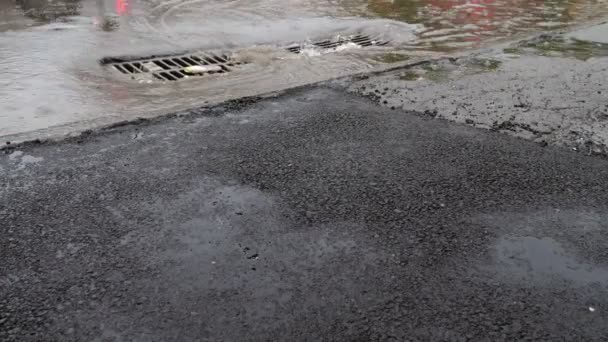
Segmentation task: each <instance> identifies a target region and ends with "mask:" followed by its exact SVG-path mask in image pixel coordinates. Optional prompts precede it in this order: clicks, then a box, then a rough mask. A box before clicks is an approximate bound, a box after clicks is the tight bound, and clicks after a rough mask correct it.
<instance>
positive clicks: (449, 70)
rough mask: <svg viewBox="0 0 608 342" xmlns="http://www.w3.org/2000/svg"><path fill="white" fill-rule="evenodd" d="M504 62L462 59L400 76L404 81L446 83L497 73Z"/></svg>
mask: <svg viewBox="0 0 608 342" xmlns="http://www.w3.org/2000/svg"><path fill="white" fill-rule="evenodd" d="M501 64H502V62H501V61H499V60H496V59H491V58H462V59H458V60H440V61H435V62H431V63H426V64H422V65H420V66H415V67H412V68H408V69H407V70H404V71H403V72H402V73H401V74H399V79H400V80H403V81H423V80H429V81H432V82H446V81H449V80H450V79H455V78H459V77H462V76H466V75H474V74H479V73H484V72H492V71H496V70H498V69H499V68H500V66H501Z"/></svg>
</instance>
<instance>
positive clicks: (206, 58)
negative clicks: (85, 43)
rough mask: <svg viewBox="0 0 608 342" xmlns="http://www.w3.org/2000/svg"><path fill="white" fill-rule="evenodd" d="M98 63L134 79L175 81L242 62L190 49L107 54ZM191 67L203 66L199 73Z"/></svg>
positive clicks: (211, 72)
mask: <svg viewBox="0 0 608 342" xmlns="http://www.w3.org/2000/svg"><path fill="white" fill-rule="evenodd" d="M100 62H101V64H102V65H104V66H108V67H110V68H112V69H114V70H117V71H119V72H120V73H121V74H124V75H128V76H130V77H131V78H133V79H137V80H153V79H156V80H161V81H178V80H181V79H184V78H189V77H201V76H206V75H212V74H223V73H227V72H230V71H232V69H233V68H234V67H235V66H238V65H241V64H244V63H242V62H237V61H234V60H232V58H231V57H230V56H229V55H227V54H215V53H209V52H190V53H184V54H181V55H162V56H151V57H146V58H142V57H134V58H131V57H127V58H118V57H106V58H103V59H102V60H101V61H100ZM190 67H204V68H201V69H199V70H198V72H196V73H193V72H188V71H187V70H188V69H189V68H190Z"/></svg>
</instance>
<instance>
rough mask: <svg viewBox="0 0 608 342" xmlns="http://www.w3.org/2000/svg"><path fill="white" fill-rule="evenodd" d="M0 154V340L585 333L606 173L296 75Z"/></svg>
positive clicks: (599, 317) (598, 334)
mask: <svg viewBox="0 0 608 342" xmlns="http://www.w3.org/2000/svg"><path fill="white" fill-rule="evenodd" d="M5 152H7V153H8V154H2V155H0V171H1V172H0V184H3V186H2V187H0V222H2V225H0V244H1V245H0V247H1V248H0V258H1V259H2V260H3V262H2V264H1V265H0V322H1V323H2V325H1V328H0V339H2V340H3V341H39V340H41V339H44V340H47V341H82V340H87V341H89V340H91V341H94V340H102V341H121V340H122V341H124V340H128V341H167V340H179V341H201V340H210V341H235V340H249V341H267V340H298V341H299V340H315V341H321V340H327V341H333V340H365V341H377V340H380V341H404V340H427V341H428V340H432V341H466V340H472V341H483V340H488V341H514V340H533V341H560V340H563V341H603V340H605V339H606V337H607V336H608V315H607V314H606V313H607V312H608V311H607V310H608V293H607V291H608V283H606V281H607V280H608V278H607V277H606V274H608V273H607V272H608V256H607V254H606V248H605V246H606V243H608V241H606V234H605V232H606V229H607V228H608V227H607V226H606V224H607V222H608V220H607V218H608V207H607V206H606V203H608V192H607V187H606V184H607V181H608V164H607V161H606V160H605V159H601V158H592V157H586V156H583V155H581V154H577V153H574V152H570V151H567V150H565V149H559V148H555V147H544V148H543V147H541V146H538V145H536V144H533V143H531V142H527V141H525V140H521V139H515V138H512V137H509V136H505V135H500V134H496V133H494V132H489V131H485V130H479V129H474V128H471V127H467V126H464V125H456V124H453V123H449V122H447V121H441V120H433V119H430V118H429V117H428V116H425V115H424V114H423V113H415V112H405V111H400V110H390V109H387V108H382V107H380V106H377V105H376V104H374V103H373V102H370V101H368V100H367V99H363V98H361V97H356V96H354V95H349V94H345V93H344V92H342V91H338V90H335V89H330V88H322V87H321V88H319V87H308V88H305V89H300V90H298V91H290V92H288V93H285V94H283V95H279V96H276V97H270V98H266V99H264V100H261V99H257V100H256V99H249V100H247V101H245V100H243V101H237V102H231V103H228V104H225V105H223V106H220V107H216V108H211V109H208V110H203V111H196V112H190V113H182V116H180V117H174V118H170V119H164V120H160V121H156V122H149V123H145V122H144V123H139V124H137V125H132V126H123V127H118V128H115V129H111V130H105V131H100V132H96V133H92V134H90V135H85V136H82V137H77V138H72V139H69V140H67V141H64V142H58V143H47V144H41V145H36V144H30V145H25V146H19V147H17V148H16V149H10V150H5Z"/></svg>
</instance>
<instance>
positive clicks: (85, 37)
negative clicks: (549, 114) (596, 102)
mask: <svg viewBox="0 0 608 342" xmlns="http://www.w3.org/2000/svg"><path fill="white" fill-rule="evenodd" d="M607 8H608V6H606V3H605V2H604V0H595V1H590V0H586V1H581V0H570V1H564V0H547V1H542V0H531V1H524V0H468V1H467V0H417V1H416V0H215V1H214V0H5V1H0V68H1V69H0V70H2V74H3V77H2V79H1V80H0V136H4V137H7V139H8V138H9V136H10V135H14V134H19V133H24V132H30V131H38V132H37V133H36V134H37V135H38V136H40V135H43V132H41V131H39V130H44V129H46V128H49V127H53V128H57V127H64V128H65V129H64V131H69V130H70V129H72V128H76V127H78V128H80V127H86V126H87V125H95V124H101V123H104V122H113V121H116V120H124V119H128V118H133V117H136V116H148V115H155V114H160V113H165V112H167V111H171V110H177V109H181V108H188V107H192V106H196V105H201V104H204V103H208V102H214V101H220V100H222V99H226V98H229V97H235V96H243V95H252V94H254V93H256V92H260V91H265V90H266V91H271V90H277V89H281V88H284V87H288V86H293V85H299V84H305V83H308V82H313V81H318V80H323V79H327V78H328V77H332V76H340V75H346V74H349V73H353V72H358V71H362V70H365V69H366V68H370V67H373V66H374V62H373V61H372V60H371V59H368V58H366V57H369V56H366V55H365V53H363V52H361V51H358V50H357V49H346V50H345V51H341V52H338V53H333V54H327V55H323V56H317V57H314V55H317V54H308V55H307V54H298V55H295V54H290V53H288V52H286V51H285V50H284V49H281V48H280V47H283V46H286V45H288V44H292V43H306V42H307V41H309V40H314V39H317V38H327V37H333V36H336V35H339V34H348V33H353V32H358V33H364V34H367V35H370V36H373V37H380V38H382V39H383V40H386V41H390V42H391V45H390V46H389V47H383V48H374V49H371V50H370V51H371V52H369V53H380V52H381V53H382V54H386V53H387V52H390V51H393V52H394V51H399V52H401V53H408V54H417V55H420V54H433V53H437V52H446V51H454V50H458V49H464V48H470V47H475V46H478V45H479V44H481V43H483V42H486V41H488V40H492V39H498V38H505V37H509V36H512V35H513V34H517V33H521V32H532V31H536V30H546V29H554V28H560V27H564V26H566V25H571V24H574V23H577V22H581V21H584V20H588V19H590V18H595V17H601V16H603V15H605V14H606V12H608V9H607ZM195 48H196V49H211V50H222V51H237V55H238V57H239V58H241V59H243V60H245V61H246V62H249V63H248V65H249V66H248V67H246V68H244V69H243V70H241V71H239V72H235V73H230V74H226V75H223V76H217V77H211V76H209V77H208V78H206V81H204V82H202V81H199V82H190V81H188V82H174V83H171V84H169V83H154V84H147V83H146V84H142V83H137V82H132V81H130V80H125V79H121V78H117V77H116V75H115V74H114V73H112V72H111V71H110V70H108V69H107V68H102V67H101V66H100V65H99V60H100V59H101V58H103V57H106V56H123V55H140V56H146V55H151V54H159V53H171V52H181V51H185V50H189V49H195ZM387 49H388V50H389V51H387ZM303 51H304V52H306V49H303ZM366 53H368V52H366ZM330 55H331V56H330ZM383 61H386V60H383ZM252 84H254V85H255V87H253V86H251V85H252Z"/></svg>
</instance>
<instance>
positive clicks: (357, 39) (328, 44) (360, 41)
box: [286, 34, 389, 53]
mask: <svg viewBox="0 0 608 342" xmlns="http://www.w3.org/2000/svg"><path fill="white" fill-rule="evenodd" d="M347 43H355V44H357V45H361V46H363V47H367V46H384V45H387V44H388V43H389V42H387V41H383V40H380V39H373V38H372V37H370V36H368V35H364V34H355V35H352V36H345V37H339V38H337V39H334V40H330V39H327V40H323V41H320V42H314V43H312V45H314V46H316V47H319V48H322V49H334V48H336V47H338V46H340V45H343V44H347ZM286 49H287V51H289V52H293V53H300V52H301V51H302V45H292V46H289V47H287V48H286Z"/></svg>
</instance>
